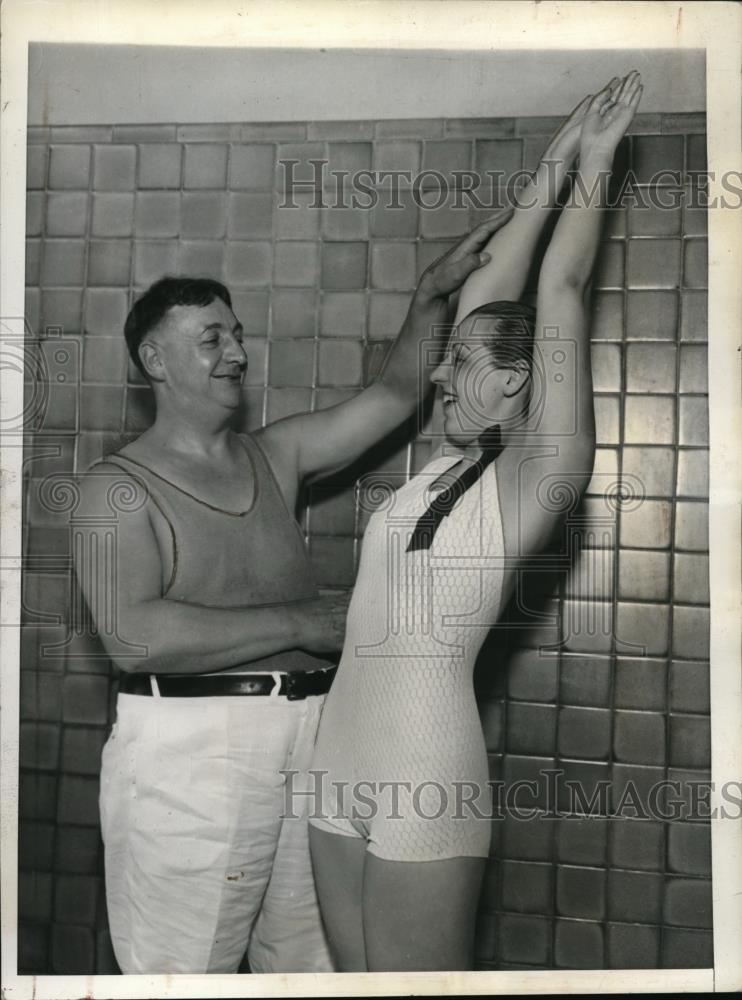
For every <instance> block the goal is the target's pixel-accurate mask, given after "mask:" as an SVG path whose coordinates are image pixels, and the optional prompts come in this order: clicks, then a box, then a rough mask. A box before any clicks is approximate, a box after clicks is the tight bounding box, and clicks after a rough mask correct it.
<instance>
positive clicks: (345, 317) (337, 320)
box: [320, 292, 366, 339]
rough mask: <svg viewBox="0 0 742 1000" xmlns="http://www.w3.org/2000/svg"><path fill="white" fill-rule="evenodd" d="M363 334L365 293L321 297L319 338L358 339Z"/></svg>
mask: <svg viewBox="0 0 742 1000" xmlns="http://www.w3.org/2000/svg"><path fill="white" fill-rule="evenodd" d="M365 333H366V293H365V292H326V293H325V294H324V295H323V296H322V308H321V312H320V336H322V337H356V338H359V339H360V338H362V337H363V336H364V335H365Z"/></svg>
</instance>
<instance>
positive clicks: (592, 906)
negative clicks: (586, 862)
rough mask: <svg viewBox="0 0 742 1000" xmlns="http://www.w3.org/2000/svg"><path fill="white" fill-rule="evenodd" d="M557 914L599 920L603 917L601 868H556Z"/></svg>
mask: <svg viewBox="0 0 742 1000" xmlns="http://www.w3.org/2000/svg"><path fill="white" fill-rule="evenodd" d="M556 875H557V879H556V883H557V899H556V906H557V913H559V914H560V915H561V916H565V917H582V918H583V919H585V920H601V919H602V918H603V917H604V915H605V903H606V891H605V890H606V885H605V883H606V872H605V870H604V869H603V868H584V867H572V866H566V865H559V866H557V870H556Z"/></svg>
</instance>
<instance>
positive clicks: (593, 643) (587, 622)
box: [561, 599, 613, 653]
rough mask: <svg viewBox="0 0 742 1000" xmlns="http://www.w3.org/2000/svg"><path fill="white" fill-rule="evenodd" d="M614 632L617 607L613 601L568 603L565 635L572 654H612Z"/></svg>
mask: <svg viewBox="0 0 742 1000" xmlns="http://www.w3.org/2000/svg"><path fill="white" fill-rule="evenodd" d="M612 631H613V605H612V604H611V603H610V602H609V601H590V600H582V599H569V600H565V601H564V604H563V611H562V621H561V635H562V639H563V641H564V644H565V645H564V648H565V649H566V650H568V651H569V652H572V653H608V652H609V651H610V646H611V635H612Z"/></svg>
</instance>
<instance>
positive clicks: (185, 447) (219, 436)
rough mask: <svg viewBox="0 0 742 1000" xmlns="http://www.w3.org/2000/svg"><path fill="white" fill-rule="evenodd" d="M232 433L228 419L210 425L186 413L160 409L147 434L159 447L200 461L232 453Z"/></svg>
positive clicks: (148, 438) (156, 446)
mask: <svg viewBox="0 0 742 1000" xmlns="http://www.w3.org/2000/svg"><path fill="white" fill-rule="evenodd" d="M231 434H232V432H231V430H230V427H229V419H228V416H227V419H225V420H223V421H221V422H219V423H216V422H215V421H212V422H210V423H206V422H202V421H198V422H196V421H194V420H192V419H191V420H188V419H186V418H185V417H184V415H183V414H182V413H177V414H176V413H171V412H169V411H167V410H159V411H158V413H157V417H156V419H155V422H154V424H153V425H152V427H150V429H149V431H148V432H147V441H148V443H149V444H150V445H151V446H153V447H155V448H158V449H160V448H161V449H163V450H165V451H169V452H177V453H180V454H183V455H189V456H191V457H192V458H194V459H197V458H199V457H203V458H209V457H214V456H217V455H224V454H225V453H226V452H227V451H228V450H229V441H230V437H231Z"/></svg>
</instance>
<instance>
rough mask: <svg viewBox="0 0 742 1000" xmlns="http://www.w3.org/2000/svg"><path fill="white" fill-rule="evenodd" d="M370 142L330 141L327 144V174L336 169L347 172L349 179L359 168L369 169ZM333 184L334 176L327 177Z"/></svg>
mask: <svg viewBox="0 0 742 1000" xmlns="http://www.w3.org/2000/svg"><path fill="white" fill-rule="evenodd" d="M372 148H373V147H372V144H371V143H370V142H330V143H328V144H327V175H332V174H333V172H335V171H337V172H340V173H347V174H348V175H349V177H348V178H347V179H345V178H344V180H346V181H347V180H349V179H350V177H352V176H353V175H354V174H357V173H358V172H359V171H361V170H366V171H367V170H370V169H371V152H372ZM328 180H330V182H331V183H333V185H334V177H332V178H330V177H328Z"/></svg>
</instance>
